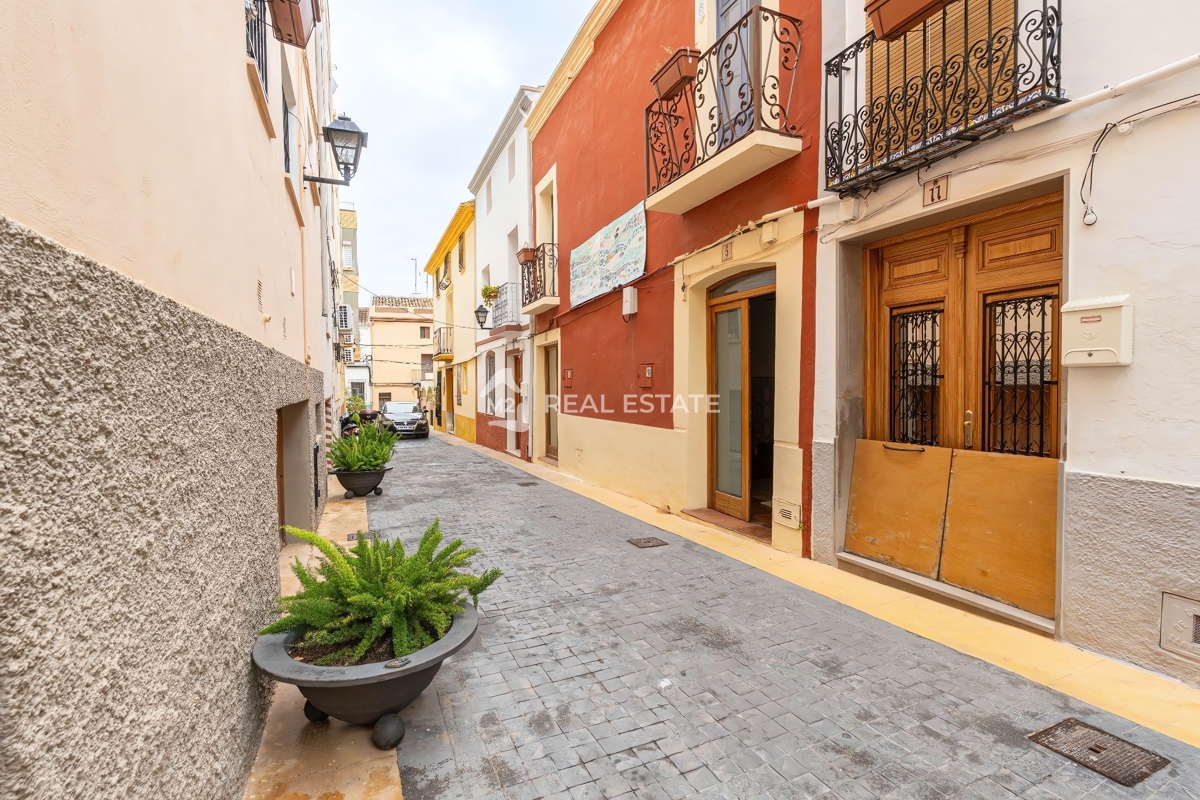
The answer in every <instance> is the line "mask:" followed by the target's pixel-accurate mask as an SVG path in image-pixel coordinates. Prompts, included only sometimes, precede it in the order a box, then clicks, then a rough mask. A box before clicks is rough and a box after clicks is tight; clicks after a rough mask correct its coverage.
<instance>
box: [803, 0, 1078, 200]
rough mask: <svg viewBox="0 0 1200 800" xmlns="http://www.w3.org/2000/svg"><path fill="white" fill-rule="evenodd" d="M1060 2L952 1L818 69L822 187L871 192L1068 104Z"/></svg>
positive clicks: (862, 41) (860, 42)
mask: <svg viewBox="0 0 1200 800" xmlns="http://www.w3.org/2000/svg"><path fill="white" fill-rule="evenodd" d="M1060 4H1061V0H959V2H957V3H951V4H950V5H949V6H947V7H946V8H945V9H943V10H942V13H941V14H936V15H934V16H933V17H931V18H930V19H928V20H926V21H925V22H924V23H922V25H921V26H920V27H918V28H914V29H913V30H911V31H909V32H908V33H906V34H904V35H903V36H902V37H901V38H899V39H897V40H895V41H890V42H888V41H880V40H877V39H876V38H875V33H874V32H873V31H872V32H870V33H868V34H867V35H866V36H864V37H863V38H862V39H859V40H858V41H857V42H855V43H854V44H852V45H851V46H850V47H848V48H846V49H845V50H844V51H842V52H841V53H839V54H838V55H837V56H836V57H835V58H833V59H831V60H830V61H828V62H827V63H826V64H825V119H826V120H827V123H826V124H827V126H828V127H827V128H826V131H825V145H826V160H825V182H826V186H827V188H828V189H829V190H830V191H836V192H841V193H850V192H855V191H859V190H861V189H873V188H875V186H876V185H877V184H879V183H880V182H882V181H884V180H887V179H888V178H892V177H895V176H897V175H901V174H903V173H905V172H908V171H909V170H912V169H916V168H917V167H920V166H923V165H925V164H928V163H930V162H932V161H935V160H937V159H939V158H943V157H945V156H947V155H949V154H950V153H952V152H953V151H955V150H958V149H959V148H962V147H965V146H967V145H970V144H971V143H973V142H976V141H979V140H980V139H981V138H982V137H984V136H986V135H989V134H994V133H997V132H1000V131H1003V130H1004V128H1005V127H1006V126H1007V125H1009V124H1011V123H1012V121H1013V120H1014V119H1017V118H1019V117H1024V116H1027V115H1029V114H1032V113H1034V112H1036V111H1040V110H1042V109H1044V108H1048V107H1050V106H1052V105H1056V104H1059V103H1064V102H1066V97H1065V95H1064V92H1063V90H1062V75H1061V70H1060V65H1061V57H1060V37H1061V33H1062V16H1061V13H1060V10H1059V8H1060Z"/></svg>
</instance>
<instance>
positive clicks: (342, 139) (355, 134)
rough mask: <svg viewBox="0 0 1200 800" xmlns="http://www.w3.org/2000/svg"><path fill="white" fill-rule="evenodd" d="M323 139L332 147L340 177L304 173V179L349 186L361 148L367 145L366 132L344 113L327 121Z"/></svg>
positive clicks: (356, 170)
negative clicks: (339, 178) (329, 121)
mask: <svg viewBox="0 0 1200 800" xmlns="http://www.w3.org/2000/svg"><path fill="white" fill-rule="evenodd" d="M322 134H323V135H324V136H325V141H327V142H329V146H330V147H332V148H333V160H334V161H335V162H337V168H338V172H340V173H341V174H342V179H341V180H340V181H339V180H336V179H334V178H320V177H317V176H315V175H305V176H304V180H306V181H312V182H313V183H331V184H333V185H335V186H349V185H350V179H351V178H353V177H354V173H356V172H358V160H359V159H360V158H362V150H363V148H364V147H366V146H367V133H366V131H364V130H362V129H361V128H359V127H358V126H357V125H355V124H354V122H353V121H352V120H351V119H350V118H349V117H347V116H346V115H345V114H339V115H338V118H337V119H335V120H334V121H333V122H331V123H329V125H327V126H326V127H325V129H324V130H323V131H322Z"/></svg>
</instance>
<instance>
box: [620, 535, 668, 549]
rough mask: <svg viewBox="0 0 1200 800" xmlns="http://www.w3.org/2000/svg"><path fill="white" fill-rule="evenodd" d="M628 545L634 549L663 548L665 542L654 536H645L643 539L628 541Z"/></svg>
mask: <svg viewBox="0 0 1200 800" xmlns="http://www.w3.org/2000/svg"><path fill="white" fill-rule="evenodd" d="M629 543H630V544H631V545H633V546H634V547H663V546H664V545H666V542H664V541H663V540H662V539H659V538H658V537H656V536H647V537H646V538H645V539H630V540H629Z"/></svg>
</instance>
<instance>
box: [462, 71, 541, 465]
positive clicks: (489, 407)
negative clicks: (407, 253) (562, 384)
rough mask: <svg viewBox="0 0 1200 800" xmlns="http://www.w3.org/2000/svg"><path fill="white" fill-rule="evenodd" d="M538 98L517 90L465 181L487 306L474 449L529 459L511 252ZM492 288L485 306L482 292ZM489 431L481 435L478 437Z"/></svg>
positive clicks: (525, 332)
mask: <svg viewBox="0 0 1200 800" xmlns="http://www.w3.org/2000/svg"><path fill="white" fill-rule="evenodd" d="M540 93H541V89H540V88H533V87H529V86H522V87H521V89H520V91H518V92H517V95H516V97H515V98H514V99H513V102H512V105H511V106H509V109H508V113H507V114H505V117H504V120H503V122H501V124H500V127H499V129H498V130H497V131H496V135H495V137H494V138H493V139H492V142H491V144H490V145H489V146H488V149H487V153H486V154H485V155H484V158H483V161H482V162H480V164H479V167H478V169H476V171H475V175H474V177H473V178H472V179H471V183H470V191H471V194H473V195H474V196H475V246H476V259H475V261H476V270H477V275H476V284H477V285H478V286H479V287H480V293H481V297H479V298H477V299H476V305H478V304H480V303H482V304H483V305H484V306H485V307H487V306H488V304H489V302H490V309H489V313H488V318H487V322H486V328H485V329H483V330H479V331H478V332H477V333H476V348H477V352H478V355H477V360H476V367H477V380H476V387H477V389H476V391H477V395H478V396H477V406H476V407H477V409H478V425H477V427H476V440H477V441H478V443H479V444H483V445H485V446H488V447H492V448H493V449H496V450H504V451H507V452H509V453H512V454H514V455H520V457H522V458H528V457H529V449H528V434H527V431H528V426H529V417H528V411H527V410H526V408H525V407H526V405H527V404H526V403H523V402H522V398H527V397H530V389H531V383H530V377H529V376H530V375H531V374H532V370H531V365H532V360H531V357H532V351H531V347H530V341H531V339H530V336H529V325H530V317H529V316H528V315H525V314H522V313H521V306H522V299H521V266H520V264H519V263H518V262H517V251H518V250H520V249H521V248H522V247H527V246H530V245H531V244H532V243H533V221H532V216H531V214H532V203H533V199H532V191H533V190H532V181H531V178H530V175H531V152H530V145H529V131H528V129H527V128H526V127H525V126H524V124H523V123H524V121H525V117H526V115H528V113H529V111H530V109H532V108H533V103H534V101H536V100H537V98H538V96H539V94H540ZM489 286H490V287H496V289H497V290H498V292H499V294H498V296H496V297H495V299H492V300H485V299H484V298H483V297H482V292H483V291H485V290H484V288H483V287H489ZM485 428H486V429H488V430H485Z"/></svg>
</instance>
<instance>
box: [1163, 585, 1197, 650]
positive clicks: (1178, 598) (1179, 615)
mask: <svg viewBox="0 0 1200 800" xmlns="http://www.w3.org/2000/svg"><path fill="white" fill-rule="evenodd" d="M1160 637H1161V638H1160V639H1159V646H1160V647H1162V648H1163V649H1164V650H1170V651H1171V652H1173V653H1178V654H1179V655H1182V656H1187V657H1188V658H1193V659H1195V660H1197V661H1200V601H1197V600H1196V599H1195V598H1192V597H1184V596H1182V595H1177V594H1171V593H1169V592H1164V593H1163V604H1162V629H1161V632H1160Z"/></svg>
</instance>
